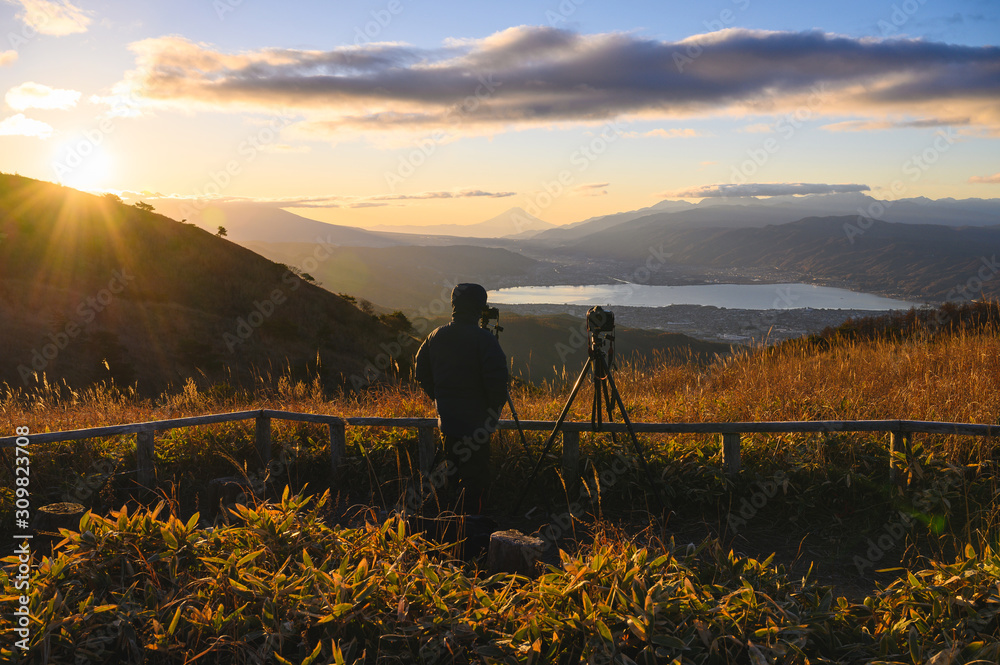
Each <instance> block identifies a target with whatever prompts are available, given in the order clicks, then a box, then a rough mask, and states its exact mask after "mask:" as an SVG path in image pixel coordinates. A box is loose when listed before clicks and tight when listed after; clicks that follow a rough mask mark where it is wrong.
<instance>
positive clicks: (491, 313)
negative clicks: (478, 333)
mask: <svg viewBox="0 0 1000 665" xmlns="http://www.w3.org/2000/svg"><path fill="white" fill-rule="evenodd" d="M490 321H500V309H499V308H497V307H483V313H482V314H480V316H479V325H480V326H481V327H483V328H485V327H487V326H488V325H490Z"/></svg>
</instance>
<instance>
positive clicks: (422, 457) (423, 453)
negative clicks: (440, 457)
mask: <svg viewBox="0 0 1000 665" xmlns="http://www.w3.org/2000/svg"><path fill="white" fill-rule="evenodd" d="M435 452H437V441H436V440H435V438H434V428H433V427H418V428H417V465H418V466H419V467H420V473H421V475H424V476H427V475H430V472H431V471H432V469H431V465H432V464H434V453H435Z"/></svg>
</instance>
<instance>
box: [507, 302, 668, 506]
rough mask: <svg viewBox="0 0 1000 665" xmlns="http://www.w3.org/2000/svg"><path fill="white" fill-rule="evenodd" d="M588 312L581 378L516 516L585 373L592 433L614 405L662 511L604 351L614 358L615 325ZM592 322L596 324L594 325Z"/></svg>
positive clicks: (524, 491) (600, 313)
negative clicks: (589, 378)
mask: <svg viewBox="0 0 1000 665" xmlns="http://www.w3.org/2000/svg"><path fill="white" fill-rule="evenodd" d="M594 310H599V311H598V312H596V316H594V317H593V318H592V317H591V313H592V312H594ZM594 310H591V311H590V312H587V331H588V333H589V342H588V344H587V362H586V363H585V364H584V366H583V371H581V372H580V376H579V377H577V379H576V383H575V384H574V385H573V390H572V391H571V392H570V395H569V399H568V400H566V406H564V407H563V410H562V413H560V414H559V418H558V419H557V420H556V424H555V427H553V428H552V433H551V434H549V438H548V441H546V443H545V447H544V448H543V449H542V454H541V455H540V456H539V457H538V462H537V463H535V468H534V470H533V471H532V472H531V475H530V476H529V477H528V481H527V482H526V483H525V484H524V487H523V488H522V490H521V492H520V494H519V498H518V500H517V504H516V505H515V506H514V513H518V512H519V511H520V509H521V503H522V501H523V500H524V497H525V495H526V494H527V490H528V488H529V487H531V484H532V483H533V482H534V480H535V477H536V476H537V475H538V470H539V469H540V468H541V466H542V461H543V460H544V459H545V455H546V454H548V452H549V449H551V448H552V444H553V443H554V442H555V440H556V435H557V434H558V433H559V428H561V427H562V424H563V422H564V421H565V420H566V416H567V415H569V410H570V407H571V406H572V405H573V400H574V399H575V398H576V395H577V393H578V392H580V387H581V386H582V385H583V380H584V378H585V377H586V376H587V373H588V371H589V372H590V374H591V376H592V379H593V384H594V398H593V405H592V407H591V413H590V424H591V428H592V430H593V431H594V432H600V431H601V426H602V424H603V422H602V417H603V409H602V405H603V406H606V407H607V415H608V422H611V420H612V416H613V413H614V407H615V406H616V405H617V406H618V410H619V411H621V414H622V420H624V422H625V428H626V430H627V431H628V433H629V436H630V437H631V439H632V448H633V449H634V450H635V453H636V455H637V456H638V457H639V463H640V464H641V466H642V468H643V471H645V472H646V479H647V480H648V481H649V486H650V490H651V491H652V492H653V493H654V495H655V496H656V500H657V503H658V504H659V505H660V508H661V509H662V508H663V507H664V506H663V500H662V498H661V497H660V494H659V492H657V491H656V482H655V480H654V479H653V474H652V472H651V471H650V470H649V465H648V464H647V463H646V456H645V454H644V453H643V451H642V446H641V445H640V444H639V438H638V437H637V436H636V434H635V428H633V427H632V421H631V420H630V419H629V417H628V412H626V411H625V403H624V402H623V401H622V396H621V393H619V392H618V387H617V386H616V385H615V379H614V376H613V375H612V373H611V363H610V362H609V361H608V355H607V354H606V353H605V351H604V345H605V342H609V343H610V344H609V347H610V353H611V357H612V358H614V342H615V337H614V324H613V318H610V321H612V323H611V324H610V325H608V324H607V323H602V321H606V320H608V319H606V318H605V317H606V316H609V315H610V312H605V311H604V310H601V309H600V308H594ZM595 321H596V322H597V323H596V325H595ZM611 439H612V441H614V443H615V445H616V446H617V445H618V439H617V437H616V436H615V433H614V432H611Z"/></svg>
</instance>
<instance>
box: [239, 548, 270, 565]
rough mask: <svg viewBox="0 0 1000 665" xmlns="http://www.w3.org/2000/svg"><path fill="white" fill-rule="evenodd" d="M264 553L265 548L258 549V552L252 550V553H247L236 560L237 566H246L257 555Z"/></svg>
mask: <svg viewBox="0 0 1000 665" xmlns="http://www.w3.org/2000/svg"><path fill="white" fill-rule="evenodd" d="M263 553H264V550H257V551H256V552H250V554H247V555H246V556H244V557H243V558H241V559H240V560H239V561H237V562H236V567H237V568H242V567H243V566H245V565H246V564H248V563H250V562H251V561H253V560H254V559H256V558H257V557H259V556H260V555H261V554H263Z"/></svg>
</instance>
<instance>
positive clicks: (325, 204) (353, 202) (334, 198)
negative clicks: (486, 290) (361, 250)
mask: <svg viewBox="0 0 1000 665" xmlns="http://www.w3.org/2000/svg"><path fill="white" fill-rule="evenodd" d="M516 195H517V192H490V191H485V190H482V189H461V190H454V191H437V192H419V193H417V194H377V195H374V196H341V195H336V194H330V195H326V196H296V197H285V198H254V197H238V196H233V197H230V196H218V197H207V196H183V195H171V196H164V195H158V196H157V197H158V198H165V199H171V200H193V199H206V200H207V199H211V200H212V202H213V203H257V204H260V205H267V206H271V207H274V208H343V207H348V208H373V207H376V206H386V205H389V202H391V201H425V200H432V199H467V198H479V197H486V198H507V197H509V196H516Z"/></svg>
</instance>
